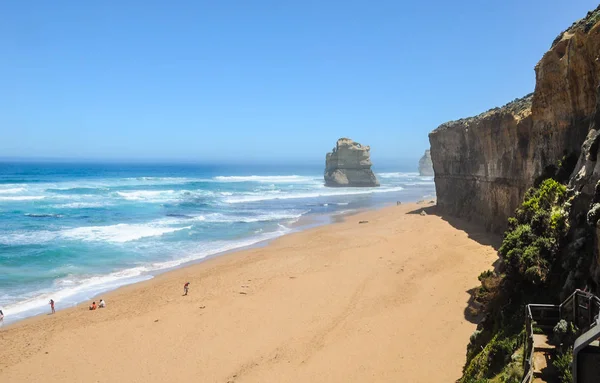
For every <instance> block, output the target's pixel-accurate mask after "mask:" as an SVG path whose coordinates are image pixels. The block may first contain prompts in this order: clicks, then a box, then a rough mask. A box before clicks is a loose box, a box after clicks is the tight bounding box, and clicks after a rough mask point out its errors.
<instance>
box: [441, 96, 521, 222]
mask: <svg viewBox="0 0 600 383" xmlns="http://www.w3.org/2000/svg"><path fill="white" fill-rule="evenodd" d="M531 100H532V96H531V95H529V96H526V97H524V98H522V99H518V100H515V101H513V102H511V103H509V104H507V105H505V106H504V107H502V108H496V109H492V110H490V111H488V112H485V113H483V114H481V115H479V116H476V117H471V118H466V119H462V120H458V121H452V122H448V123H445V124H443V125H441V126H440V127H439V128H437V129H436V130H435V131H433V132H432V133H431V134H430V135H429V141H430V143H431V160H432V162H433V169H434V172H435V188H436V194H437V204H438V206H439V207H440V208H441V209H443V211H445V212H446V213H448V214H451V215H456V216H460V217H466V218H469V219H473V220H476V221H479V222H482V223H484V224H485V225H486V226H487V228H488V229H490V230H500V229H502V228H503V227H504V225H505V224H506V218H507V217H508V216H510V215H511V214H512V212H513V211H514V208H515V207H516V206H517V204H518V203H519V201H520V200H521V198H522V197H523V194H524V192H525V190H526V188H527V184H528V182H526V181H525V177H526V176H525V174H526V173H527V172H529V171H530V170H529V168H528V166H529V163H528V160H527V158H528V154H527V153H528V150H529V147H528V137H529V132H530V131H531V127H532V121H531Z"/></svg>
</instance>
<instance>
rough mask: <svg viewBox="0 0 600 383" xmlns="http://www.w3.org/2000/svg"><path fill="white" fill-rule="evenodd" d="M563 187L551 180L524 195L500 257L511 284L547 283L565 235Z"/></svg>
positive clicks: (566, 226) (506, 234) (506, 236)
mask: <svg viewBox="0 0 600 383" xmlns="http://www.w3.org/2000/svg"><path fill="white" fill-rule="evenodd" d="M565 198H566V187H565V186H564V185H561V184H560V183H558V182H557V181H555V180H553V179H547V180H545V181H543V182H542V183H541V184H540V185H539V187H538V188H531V189H529V190H528V191H527V193H526V195H525V199H524V201H523V203H522V205H521V206H520V207H519V208H518V209H517V211H516V212H515V217H513V218H511V219H510V220H509V228H508V230H507V232H506V233H505V236H504V240H503V241H502V246H500V249H499V251H498V252H499V253H500V256H501V257H502V258H503V260H504V263H505V266H506V268H507V276H508V277H509V278H510V279H512V280H513V281H514V282H517V283H520V282H528V283H531V284H534V285H539V284H542V283H544V282H546V280H547V278H548V273H549V272H550V268H551V266H552V263H553V261H554V260H555V258H556V255H557V253H558V243H559V241H560V239H561V238H563V237H564V236H565V235H566V233H567V231H568V221H567V218H568V213H567V212H566V211H565V210H564V209H563V208H562V205H563V204H564V202H565Z"/></svg>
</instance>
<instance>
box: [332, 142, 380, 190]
mask: <svg viewBox="0 0 600 383" xmlns="http://www.w3.org/2000/svg"><path fill="white" fill-rule="evenodd" d="M371 165H372V163H371V157H370V148H369V147H368V146H363V145H361V144H359V143H358V142H354V141H352V140H351V139H349V138H340V139H339V140H338V141H337V144H336V146H335V148H333V150H332V151H331V152H330V153H327V156H326V159H325V186H330V187H340V186H351V187H370V186H379V181H378V180H377V177H376V176H375V174H374V173H373V171H372V170H371Z"/></svg>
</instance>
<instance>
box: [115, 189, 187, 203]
mask: <svg viewBox="0 0 600 383" xmlns="http://www.w3.org/2000/svg"><path fill="white" fill-rule="evenodd" d="M117 195H118V196H120V197H123V198H125V199H126V200H129V201H147V200H150V199H152V200H156V199H163V198H166V197H172V196H173V195H175V190H135V191H128V192H117Z"/></svg>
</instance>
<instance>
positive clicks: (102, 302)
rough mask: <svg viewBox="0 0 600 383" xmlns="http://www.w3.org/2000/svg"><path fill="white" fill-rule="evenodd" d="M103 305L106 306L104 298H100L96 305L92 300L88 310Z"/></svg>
mask: <svg viewBox="0 0 600 383" xmlns="http://www.w3.org/2000/svg"><path fill="white" fill-rule="evenodd" d="M105 307H106V302H104V299H100V302H99V303H98V305H97V306H96V301H94V302H92V304H91V305H90V310H96V309H103V308H105Z"/></svg>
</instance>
